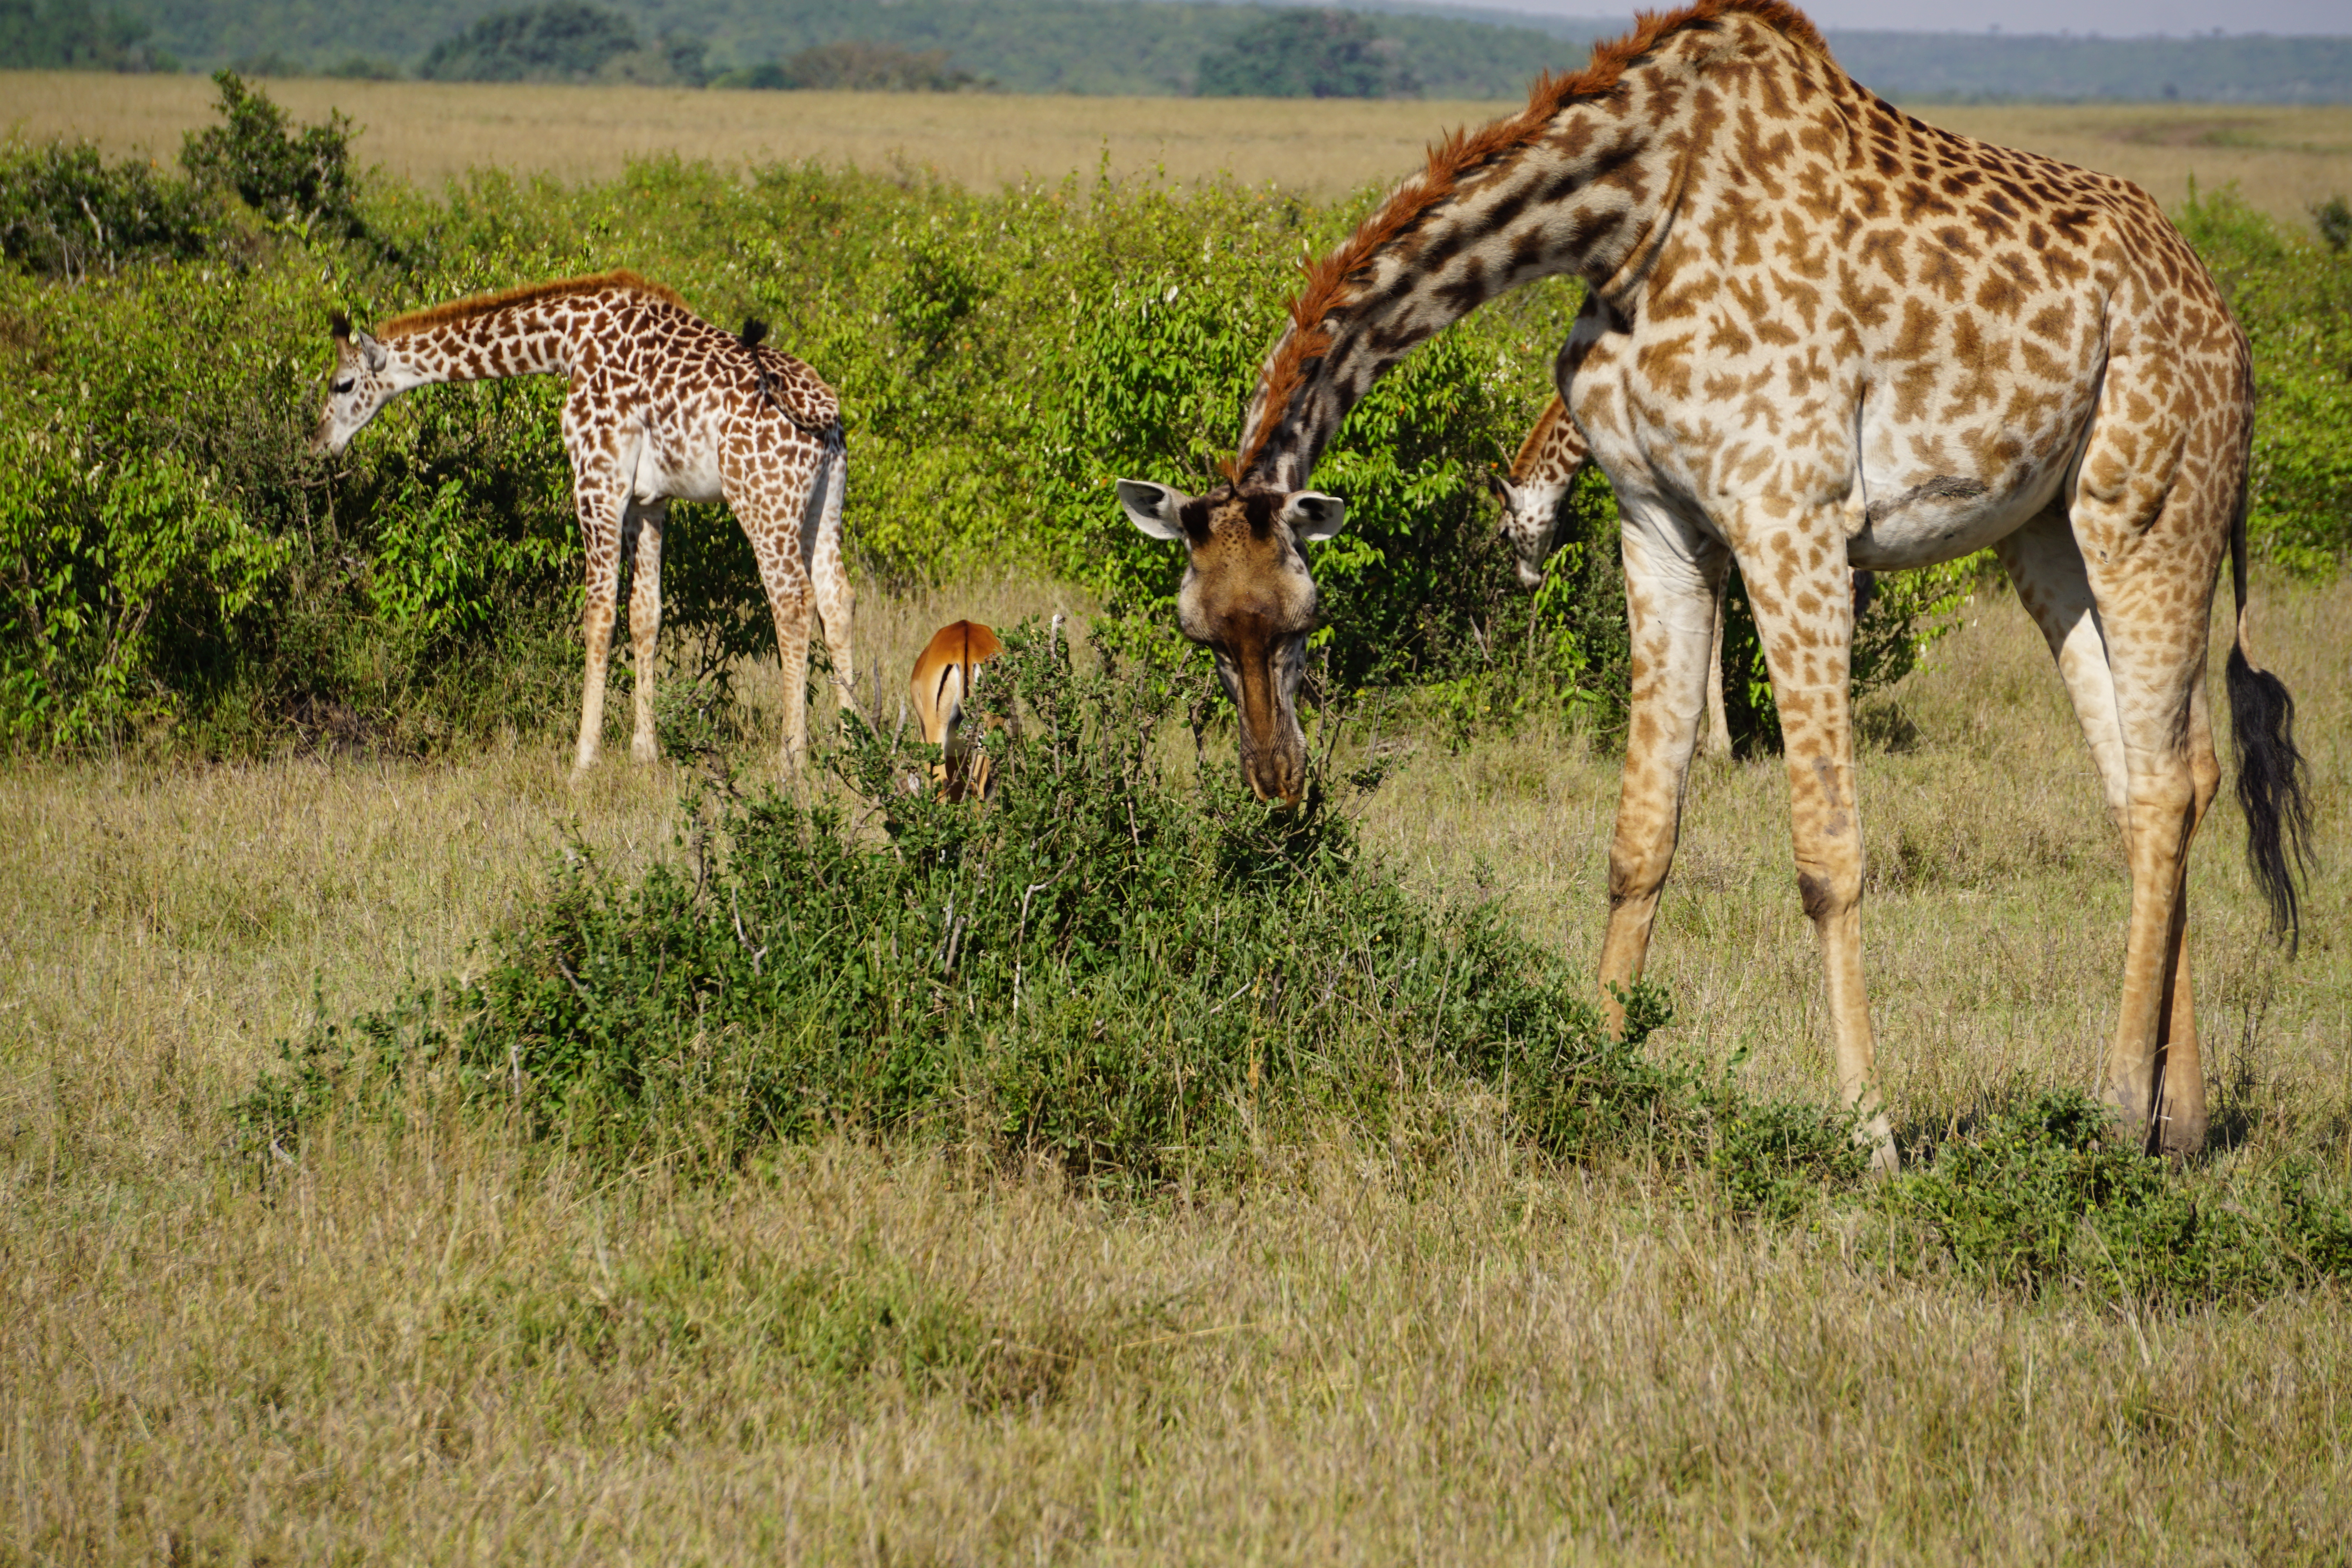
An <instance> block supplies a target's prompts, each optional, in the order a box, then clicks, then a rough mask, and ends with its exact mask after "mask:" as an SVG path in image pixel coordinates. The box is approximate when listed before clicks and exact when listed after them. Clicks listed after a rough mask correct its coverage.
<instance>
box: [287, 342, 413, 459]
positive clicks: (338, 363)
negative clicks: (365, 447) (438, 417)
mask: <svg viewBox="0 0 2352 1568" xmlns="http://www.w3.org/2000/svg"><path fill="white" fill-rule="evenodd" d="M330 324H331V327H332V329H333V331H334V334H335V368H334V372H333V374H331V376H330V377H329V378H328V381H327V403H326V406H325V407H323V408H321V409H320V410H319V425H318V428H317V429H315V430H313V431H311V433H310V452H311V455H312V456H313V457H320V456H324V455H326V454H328V453H331V452H340V451H341V450H342V449H343V448H344V447H347V446H349V445H351V440H352V437H354V436H356V435H358V434H359V433H360V429H361V427H362V426H364V425H365V424H366V423H367V422H368V421H369V420H371V419H373V418H374V417H375V416H376V413H377V411H378V410H379V409H381V408H383V405H385V404H387V403H389V402H391V401H392V399H393V397H394V395H395V394H397V393H399V392H401V391H402V390H404V388H403V386H402V384H400V383H398V382H395V381H394V380H393V379H392V377H391V376H390V375H389V374H387V372H388V371H389V370H390V368H391V365H392V353H391V351H390V350H388V349H386V348H385V347H384V346H383V344H382V343H380V342H376V341H375V340H374V339H373V338H372V337H370V336H368V335H367V333H366V332H364V331H359V330H358V329H356V328H354V327H353V326H352V319H351V318H350V317H349V316H346V315H344V314H343V313H342V312H341V311H340V310H339V311H337V312H336V313H335V314H334V316H333V317H332V318H331V321H330Z"/></svg>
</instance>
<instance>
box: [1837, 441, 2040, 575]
mask: <svg viewBox="0 0 2352 1568" xmlns="http://www.w3.org/2000/svg"><path fill="white" fill-rule="evenodd" d="M2064 478H2065V470H2064V468H2061V467H2059V466H2056V465H2053V466H2051V467H2050V468H2048V469H2047V470H2046V471H2041V472H2033V471H2029V472H2027V473H2024V474H2020V475H2013V476H2010V477H2009V479H2008V482H2007V483H2005V484H2003V485H2001V486H2000V487H1998V488H1988V487H1985V486H1983V485H1981V484H1979V483H1976V482H1975V481H1971V480H1969V479H1959V478H1957V477H1952V476H1943V475H1930V476H1927V477H1926V478H1924V479H1916V480H1915V481H1912V482H1910V483H1908V484H1906V483H1903V482H1899V481H1898V482H1895V483H1887V484H1882V483H1866V487H1865V493H1866V494H1868V496H1869V497H1870V505H1869V511H1868V514H1867V516H1868V521H1865V522H1864V524H1863V526H1862V531H1860V532H1859V533H1857V534H1855V535H1854V536H1853V538H1852V539H1850V540H1848V541H1847V542H1846V549H1845V554H1846V559H1847V561H1849V562H1851V563H1853V565H1854V566H1855V567H1856V568H1858V569H1860V570H1863V571H1866V572H1895V571H1900V570H1902V569H1903V568H1905V567H1908V566H1933V565H1936V564H1937V563H1939V562H1945V561H1957V560H1958V559H1959V558H1960V557H1961V556H1963V555H1973V554H1975V553H1976V552H1978V551H1979V550H1982V549H1984V548H1985V547H1986V546H1987V545H1990V544H1993V543H1996V542H1999V541H2000V540H2003V539H2006V538H2008V537H2009V536H2010V535H2011V534H2012V533H2014V532H2016V531H2018V530H2019V529H2021V528H2022V527H2024V526H2025V525H2026V523H2027V522H2029V521H2032V519H2033V517H2034V516H2035V515H2036V514H2038V513H2039V512H2040V511H2041V510H2042V508H2044V507H2046V506H2048V505H2049V504H2050V498H2051V497H2052V496H2053V495H2055V494H2056V493H2057V491H2058V486H2059V483H2060V481H2061V480H2063V479H2064Z"/></svg>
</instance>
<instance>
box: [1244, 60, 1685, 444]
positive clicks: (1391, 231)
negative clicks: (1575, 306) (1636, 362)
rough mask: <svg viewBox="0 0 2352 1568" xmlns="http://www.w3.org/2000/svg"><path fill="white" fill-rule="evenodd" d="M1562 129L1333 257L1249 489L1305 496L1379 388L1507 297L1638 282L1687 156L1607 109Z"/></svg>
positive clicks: (1273, 383) (1277, 369) (1411, 195)
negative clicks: (1436, 338)
mask: <svg viewBox="0 0 2352 1568" xmlns="http://www.w3.org/2000/svg"><path fill="white" fill-rule="evenodd" d="M1550 129H1551V132H1552V139H1551V140H1549V141H1547V142H1541V143H1537V144H1534V145H1528V146H1523V147H1519V148H1515V149H1513V150H1512V151H1511V153H1509V154H1508V155H1507V157H1505V158H1504V159H1502V160H1500V161H1497V162H1496V163H1491V164H1489V165H1487V166H1486V167H1485V168H1482V169H1479V170H1478V171H1476V172H1475V174H1472V175H1470V176H1468V177H1465V178H1463V179H1460V180H1459V181H1456V182H1452V183H1450V184H1449V185H1448V187H1447V188H1444V189H1432V188H1430V187H1431V186H1432V185H1433V184H1434V183H1435V182H1433V181H1431V180H1430V179H1429V177H1428V176H1427V175H1423V176H1422V177H1421V178H1419V179H1417V180H1415V181H1412V182H1411V183H1408V184H1406V185H1404V186H1403V187H1402V188H1401V189H1400V190H1398V191H1397V193H1396V194H1395V195H1392V196H1391V197H1390V198H1389V201H1388V204H1387V205H1386V206H1384V207H1383V208H1382V210H1381V212H1380V213H1379V214H1376V215H1375V216H1374V217H1373V218H1372V220H1371V221H1370V223H1369V224H1367V225H1366V226H1365V227H1364V229H1360V230H1359V231H1358V240H1359V241H1360V240H1361V239H1363V238H1364V237H1365V235H1366V233H1367V231H1384V232H1378V233H1377V234H1376V237H1375V239H1374V243H1372V244H1370V245H1369V246H1362V247H1359V245H1358V244H1357V243H1356V242H1351V243H1350V245H1349V246H1348V247H1344V248H1342V249H1341V250H1340V251H1339V252H1338V253H1337V254H1336V255H1335V256H1334V257H1332V258H1330V259H1329V260H1328V261H1327V262H1326V263H1325V269H1326V270H1328V269H1330V268H1333V267H1334V266H1335V264H1336V265H1339V266H1342V267H1344V272H1343V273H1342V274H1341V276H1340V277H1339V278H1338V279H1335V280H1334V281H1335V282H1336V287H1333V288H1330V289H1328V290H1327V291H1318V289H1316V288H1315V287H1314V286H1313V285H1312V284H1310V286H1309V289H1308V291H1307V296H1306V297H1305V298H1304V299H1303V300H1301V302H1300V303H1301V306H1303V307H1305V308H1304V309H1300V310H1296V311H1295V312H1294V315H1293V319H1292V321H1291V324H1290V325H1289V327H1288V328H1287V329H1286V330H1285V331H1284V332H1283V335H1282V339H1281V341H1280V342H1277V343H1276V345H1275V349H1274V353H1272V354H1271V355H1269V356H1268V357H1267V360H1266V363H1265V368H1264V369H1263V370H1262V371H1261V372H1260V373H1259V377H1258V388H1257V396H1256V399H1255V402H1254V403H1253V405H1252V406H1251V409H1250V415H1249V419H1248V422H1247V424H1246V426H1245V427H1244V435H1243V438H1242V453H1243V456H1242V458H1241V462H1240V465H1239V468H1240V473H1241V478H1242V482H1243V483H1244V486H1262V487H1265V488H1270V489H1283V490H1289V489H1301V488H1303V487H1304V486H1305V485H1306V483H1307V477H1308V475H1309V474H1311V473H1312V472H1313V470H1314V467H1315V461H1316V459H1317V458H1318V457H1320V456H1321V455H1322V452H1323V448H1324V447H1325V446H1326V445H1327V444H1328V442H1329V441H1330V438H1331V437H1332V436H1333V435H1334V434H1336V433H1337V432H1338V430H1339V425H1340V422H1341V421H1342V420H1344V419H1346V417H1347V416H1348V412H1349V409H1351V408H1353V407H1354V406H1355V405H1356V404H1357V402H1358V401H1359V400H1360V399H1361V398H1362V396H1363V395H1364V394H1365V393H1366V392H1368V391H1370V388H1371V385H1372V383H1373V382H1375V381H1377V380H1378V379H1379V378H1380V377H1381V375H1382V374H1384V373H1386V372H1387V370H1388V369H1389V367H1390V366H1391V365H1393V364H1395V363H1397V361H1399V360H1401V359H1402V358H1403V357H1404V355H1405V354H1406V353H1407V352H1408V351H1410V350H1411V349H1412V348H1413V347H1415V346H1416V345H1417V344H1419V343H1421V342H1423V340H1425V339H1427V338H1429V337H1432V336H1433V335H1434V334H1435V333H1437V332H1439V331H1443V330H1444V328H1446V327H1449V326H1452V325H1453V324H1454V322H1456V321H1460V320H1461V319H1462V318H1463V317H1465V316H1466V315H1468V314H1469V313H1470V312H1471V311H1473V310H1476V309H1477V308H1478V307H1479V306H1481V305H1483V304H1485V303H1486V301H1487V300H1492V299H1494V298H1495V297H1496V296H1497V295H1500V294H1503V293H1507V292H1508V291H1509V290H1510V289H1516V288H1517V287H1519V286H1520V285H1521V284H1524V283H1529V282H1533V281H1534V280H1536V279H1539V278H1544V277H1549V276H1550V275H1552V274H1555V273H1561V272H1574V273H1578V274H1580V275H1581V276H1583V277H1584V278H1585V279H1586V280H1587V282H1588V283H1589V284H1591V285H1592V286H1594V287H1595V288H1599V289H1613V290H1615V291H1616V292H1619V293H1621V294H1622V293H1623V292H1626V291H1628V290H1629V289H1631V288H1637V287H1638V277H1627V276H1626V274H1627V273H1629V272H1633V273H1636V274H1638V271H1639V268H1640V267H1641V265H1642V264H1643V261H1644V260H1646V258H1647V256H1648V254H1649V253H1650V252H1651V251H1652V250H1653V249H1654V247H1652V246H1650V245H1648V244H1647V243H1645V242H1646V241H1647V240H1648V239H1649V238H1650V237H1652V235H1653V234H1654V231H1655V230H1657V229H1658V228H1659V227H1660V226H1661V220H1662V219H1663V218H1664V216H1666V215H1665V213H1664V211H1663V210H1662V198H1663V197H1664V195H1666V193H1667V192H1668V191H1669V190H1670V189H1671V188H1672V176H1673V174H1674V170H1673V168H1672V166H1671V165H1672V163H1673V158H1672V149H1671V148H1670V147H1669V146H1668V145H1667V144H1666V143H1665V142H1664V140H1663V139H1662V138H1660V137H1658V136H1657V135H1656V133H1655V132H1654V131H1653V130H1652V129H1651V128H1650V127H1649V126H1648V125H1646V124H1643V122H1642V121H1641V118H1640V117H1639V116H1635V115H1629V114H1626V113H1624V112H1623V111H1622V110H1621V109H1620V108H1619V107H1618V106H1617V105H1614V104H1611V103H1605V102H1604V103H1583V104H1578V105H1576V106H1574V107H1573V108H1571V109H1570V110H1565V111H1564V112H1562V113H1561V114H1559V116H1557V117H1556V118H1555V119H1554V120H1553V121H1551V123H1550ZM1555 142H1556V143H1557V144H1555ZM1564 148H1573V149H1574V151H1572V152H1571V151H1565V150H1564ZM1629 264H1630V266H1629ZM1318 292H1320V293H1322V294H1323V296H1324V297H1322V298H1318ZM1327 300H1328V302H1326V301H1327ZM1318 305H1319V306H1320V307H1321V308H1319V309H1318V308H1317V306H1318Z"/></svg>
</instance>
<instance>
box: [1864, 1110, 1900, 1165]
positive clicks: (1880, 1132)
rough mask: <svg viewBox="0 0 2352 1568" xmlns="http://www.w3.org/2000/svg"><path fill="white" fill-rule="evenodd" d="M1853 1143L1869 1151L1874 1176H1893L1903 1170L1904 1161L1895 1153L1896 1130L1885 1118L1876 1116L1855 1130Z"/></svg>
mask: <svg viewBox="0 0 2352 1568" xmlns="http://www.w3.org/2000/svg"><path fill="white" fill-rule="evenodd" d="M1853 1141H1854V1142H1855V1143H1857V1144H1860V1145H1862V1146H1864V1147H1866V1148H1867V1149H1869V1151H1870V1173H1871V1174H1872V1175H1873V1176H1891V1175H1893V1174H1895V1173H1896V1172H1897V1171H1899V1170H1901V1169H1902V1168H1903V1162H1902V1159H1901V1157H1900V1156H1899V1155H1897V1154H1896V1153H1895V1129H1894V1128H1893V1127H1891V1126H1889V1125H1888V1124H1887V1121H1886V1118H1885V1117H1884V1116H1874V1117H1872V1118H1871V1119H1870V1120H1869V1121H1865V1122H1864V1123H1863V1124H1862V1125H1861V1126H1860V1127H1857V1128H1855V1129H1854V1131H1853Z"/></svg>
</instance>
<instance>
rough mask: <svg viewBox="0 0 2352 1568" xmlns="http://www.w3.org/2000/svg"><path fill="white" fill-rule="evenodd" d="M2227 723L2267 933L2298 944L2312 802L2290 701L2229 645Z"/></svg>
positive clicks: (2273, 679)
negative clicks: (2266, 911) (2233, 736)
mask: <svg viewBox="0 0 2352 1568" xmlns="http://www.w3.org/2000/svg"><path fill="white" fill-rule="evenodd" d="M2229 686H2230V727H2231V730H2233V731H2236V733H2237V737H2238V804H2239V805H2241V806H2242V807H2243V808H2244V809H2245V813H2246V861H2247V864H2248V865H2249V866H2250V867H2251V868H2252V870H2253V873H2254V885H2255V886H2256V887H2258V888H2260V889H2262V893H2263V901H2264V902H2266V903H2268V904H2269V905H2270V909H2271V931H2272V934H2273V935H2278V934H2281V933H2284V935H2285V937H2286V938H2287V941H2288V943H2289V945H2290V947H2291V948H2293V947H2297V946H2300V945H2301V942H2302V936H2303V922H2302V900H2300V898H2299V897H2298V896H2297V893H2296V889H2295V879H2296V878H2297V876H2298V875H2301V874H2304V873H2306V872H2307V871H2308V870H2309V868H2310V864H2311V849H2310V840H2311V800H2310V795H2309V793H2308V790H2307V787H2306V784H2305V773H2306V772H2307V770H2306V768H2305V764H2304V760H2303V753H2302V752H2298V751H2296V750H2295V749H2294V698H2293V697H2291V696H2289V695H2288V694H2287V689H2286V683H2285V682H2284V681H2283V680H2281V679H2279V678H2278V677H2277V676H2275V675H2273V674H2272V673H2271V672H2270V671H2269V670H2267V669H2256V668H2254V667H2253V666H2252V664H2249V663H2248V662H2247V661H2246V653H2245V648H2244V647H2243V646H2242V644H2241V645H2239V646H2236V647H2231V649H2230V665H2229Z"/></svg>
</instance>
